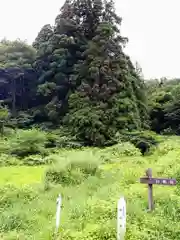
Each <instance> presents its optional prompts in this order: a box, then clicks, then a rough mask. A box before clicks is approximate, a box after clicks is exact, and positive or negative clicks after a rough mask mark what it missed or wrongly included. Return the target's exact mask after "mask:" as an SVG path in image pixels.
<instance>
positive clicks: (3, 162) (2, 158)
mask: <svg viewBox="0 0 180 240" xmlns="http://www.w3.org/2000/svg"><path fill="white" fill-rule="evenodd" d="M21 164H22V162H21V161H20V160H19V159H18V158H16V157H13V156H9V155H7V154H1V155H0V167H5V166H16V165H21Z"/></svg>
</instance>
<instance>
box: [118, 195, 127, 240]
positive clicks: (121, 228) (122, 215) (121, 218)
mask: <svg viewBox="0 0 180 240" xmlns="http://www.w3.org/2000/svg"><path fill="white" fill-rule="evenodd" d="M125 233H126V201H125V199H124V197H121V198H120V199H119V200H118V206H117V240H123V239H124V236H125Z"/></svg>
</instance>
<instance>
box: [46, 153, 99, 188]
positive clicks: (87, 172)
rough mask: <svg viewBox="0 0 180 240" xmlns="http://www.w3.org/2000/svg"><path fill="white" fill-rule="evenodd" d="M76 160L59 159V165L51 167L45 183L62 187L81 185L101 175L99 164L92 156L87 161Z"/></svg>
mask: <svg viewBox="0 0 180 240" xmlns="http://www.w3.org/2000/svg"><path fill="white" fill-rule="evenodd" d="M75 157H76V158H75V159H73V160H72V161H68V160H67V159H65V158H64V159H63V158H61V159H59V163H57V164H55V165H53V166H52V167H50V168H49V169H48V170H47V172H46V174H45V181H46V183H47V182H52V183H56V184H62V185H74V184H80V183H81V182H82V181H84V180H85V179H86V178H88V177H89V176H95V175H97V174H98V173H99V169H98V165H99V164H98V162H97V161H95V160H93V158H92V157H91V156H90V158H89V156H87V157H86V158H85V159H84V158H81V155H80V156H79V158H77V156H75Z"/></svg>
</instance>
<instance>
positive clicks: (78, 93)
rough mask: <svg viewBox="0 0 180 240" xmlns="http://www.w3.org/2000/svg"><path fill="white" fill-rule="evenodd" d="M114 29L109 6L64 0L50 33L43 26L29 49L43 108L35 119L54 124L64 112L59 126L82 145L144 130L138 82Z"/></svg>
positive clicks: (110, 3)
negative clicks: (37, 73)
mask: <svg viewBox="0 0 180 240" xmlns="http://www.w3.org/2000/svg"><path fill="white" fill-rule="evenodd" d="M120 25H121V18H120V17H118V16H117V15H116V13H115V10H114V3H113V1H111V0H104V1H103V0H68V1H66V2H65V4H64V6H63V7H62V9H61V11H60V14H59V15H58V16H57V17H56V20H55V26H54V28H53V30H52V31H51V30H50V27H49V26H47V25H46V28H48V31H45V30H44V29H42V30H41V32H40V34H39V36H38V37H37V39H36V43H35V44H34V46H38V47H37V48H38V55H39V56H38V59H37V61H36V64H35V66H36V67H38V68H40V69H41V72H42V74H41V77H40V78H39V83H40V84H39V87H38V94H39V95H40V96H41V99H40V101H41V102H42V105H43V104H44V105H43V106H44V107H42V110H41V112H38V114H39V115H40V116H42V114H44V116H45V115H46V116H47V119H50V120H52V121H59V116H60V115H63V114H64V113H65V112H67V114H66V116H65V117H64V118H63V123H64V124H65V125H66V126H68V128H69V129H70V130H71V132H72V133H73V134H74V135H75V136H77V138H78V139H80V140H83V141H85V142H87V144H91V145H103V144H106V143H108V142H111V141H112V139H113V138H114V136H115V135H116V133H117V132H120V131H123V130H125V129H126V130H134V129H141V128H143V127H144V125H145V121H146V116H147V114H146V101H145V94H144V82H143V80H142V79H141V77H140V76H139V75H138V72H137V71H136V69H135V68H134V66H133V64H132V63H131V61H130V59H129V57H128V56H126V55H125V54H124V52H123V47H124V46H125V44H126V42H127V38H124V37H122V36H121V34H120ZM46 30H47V29H46ZM49 30H50V31H49ZM46 32H49V34H48V36H49V37H47V38H46V36H45V33H46ZM67 103H68V105H67ZM67 107H68V108H67ZM38 111H39V110H38Z"/></svg>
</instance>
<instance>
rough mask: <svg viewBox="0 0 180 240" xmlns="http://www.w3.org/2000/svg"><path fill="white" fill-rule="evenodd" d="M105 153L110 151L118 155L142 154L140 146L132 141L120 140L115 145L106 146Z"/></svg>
mask: <svg viewBox="0 0 180 240" xmlns="http://www.w3.org/2000/svg"><path fill="white" fill-rule="evenodd" d="M103 152H104V153H109V154H111V155H114V156H116V157H120V156H140V155H141V153H140V151H139V149H138V148H136V147H135V146H134V145H133V144H132V143H130V142H120V143H118V144H116V145H114V146H111V147H108V148H106V149H105V150H104V151H103Z"/></svg>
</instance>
